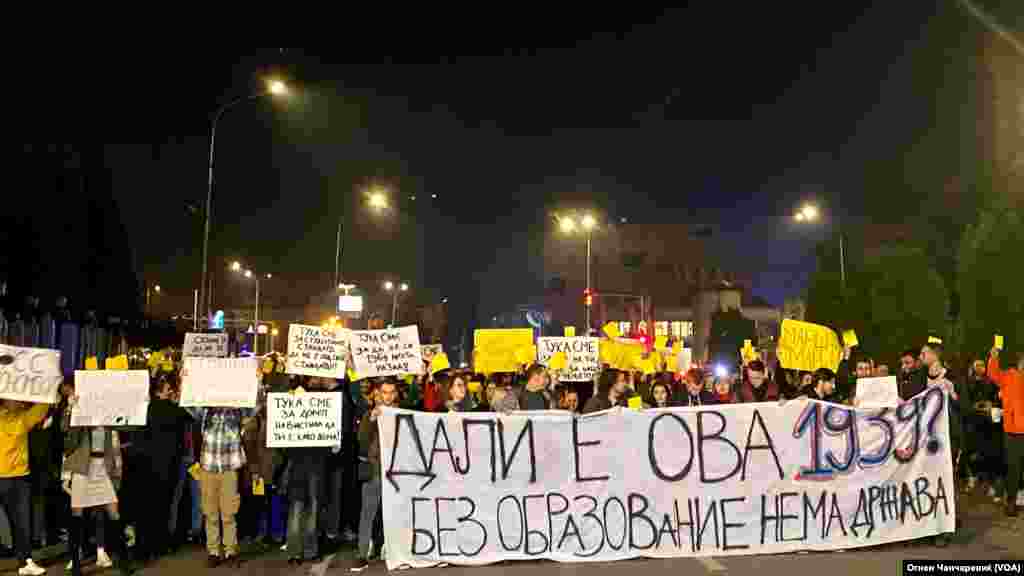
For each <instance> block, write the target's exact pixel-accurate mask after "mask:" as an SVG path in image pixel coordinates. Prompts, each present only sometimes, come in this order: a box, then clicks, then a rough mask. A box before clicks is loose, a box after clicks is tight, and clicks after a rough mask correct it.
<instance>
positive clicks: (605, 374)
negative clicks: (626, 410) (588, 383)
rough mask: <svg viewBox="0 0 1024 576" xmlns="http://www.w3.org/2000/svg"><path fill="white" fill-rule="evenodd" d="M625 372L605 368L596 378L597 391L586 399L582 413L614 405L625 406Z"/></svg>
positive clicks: (597, 410)
mask: <svg viewBox="0 0 1024 576" xmlns="http://www.w3.org/2000/svg"><path fill="white" fill-rule="evenodd" d="M627 382H628V378H627V377H626V373H625V372H622V371H621V370H616V369H615V368H606V369H605V370H604V371H602V372H601V375H600V376H599V377H598V379H597V393H596V394H594V395H593V396H591V397H590V399H589V400H587V404H586V405H585V406H584V407H583V413H584V414H590V413H593V412H600V411H602V410H608V409H609V408H612V407H614V406H620V407H626V405H627V404H626V384H627Z"/></svg>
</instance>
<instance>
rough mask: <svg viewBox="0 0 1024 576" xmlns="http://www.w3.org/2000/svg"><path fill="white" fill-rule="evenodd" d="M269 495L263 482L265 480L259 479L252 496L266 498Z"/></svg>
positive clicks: (254, 485) (254, 483)
mask: <svg viewBox="0 0 1024 576" xmlns="http://www.w3.org/2000/svg"><path fill="white" fill-rule="evenodd" d="M266 493H267V487H266V485H265V484H264V482H263V478H257V479H256V481H255V482H253V484H252V495H253V496H265V495H266Z"/></svg>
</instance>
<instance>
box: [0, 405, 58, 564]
mask: <svg viewBox="0 0 1024 576" xmlns="http://www.w3.org/2000/svg"><path fill="white" fill-rule="evenodd" d="M29 406H30V407H26V404H25V403H23V402H17V401H14V400H6V399H2V400H0V502H3V504H5V505H6V506H5V507H6V508H7V513H8V518H9V520H10V522H11V524H12V526H11V529H12V531H13V532H14V547H15V549H16V550H17V554H18V561H19V563H20V564H21V566H20V567H19V568H18V574H19V576H42V575H43V574H46V569H45V568H42V567H41V566H38V565H37V564H36V563H35V562H34V561H33V560H32V537H31V535H30V526H29V524H30V522H31V519H30V518H31V510H30V506H31V502H32V497H31V490H32V488H31V485H30V483H29V459H28V433H29V431H30V430H32V429H33V428H35V427H36V426H38V425H39V424H42V423H43V421H44V420H45V419H46V415H47V414H48V413H49V411H50V406H49V405H48V404H32V405H29Z"/></svg>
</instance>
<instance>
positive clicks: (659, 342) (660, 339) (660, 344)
mask: <svg viewBox="0 0 1024 576" xmlns="http://www.w3.org/2000/svg"><path fill="white" fill-rule="evenodd" d="M665 346H668V336H657V337H655V338H654V347H655V348H664V347H665Z"/></svg>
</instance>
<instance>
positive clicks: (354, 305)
mask: <svg viewBox="0 0 1024 576" xmlns="http://www.w3.org/2000/svg"><path fill="white" fill-rule="evenodd" d="M362 311H363V297H362V296H348V295H345V296H338V312H357V313H358V312H362Z"/></svg>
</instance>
